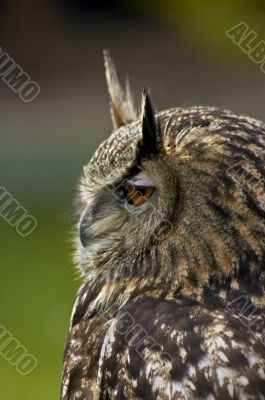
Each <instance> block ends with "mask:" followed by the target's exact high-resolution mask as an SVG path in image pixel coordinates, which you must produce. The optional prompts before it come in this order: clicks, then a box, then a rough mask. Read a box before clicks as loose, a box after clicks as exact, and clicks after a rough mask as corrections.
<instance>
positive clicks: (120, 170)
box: [61, 107, 265, 400]
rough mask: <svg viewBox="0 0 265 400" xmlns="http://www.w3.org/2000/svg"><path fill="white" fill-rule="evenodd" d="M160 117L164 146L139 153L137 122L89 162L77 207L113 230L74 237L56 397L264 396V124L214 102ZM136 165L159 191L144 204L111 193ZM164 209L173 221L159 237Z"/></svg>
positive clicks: (97, 225)
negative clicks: (94, 238)
mask: <svg viewBox="0 0 265 400" xmlns="http://www.w3.org/2000/svg"><path fill="white" fill-rule="evenodd" d="M156 118H157V120H158V122H159V125H160V128H161V132H162V141H163V151H162V152H161V154H158V155H152V156H150V157H149V158H148V157H145V158H143V159H141V160H140V158H139V157H140V156H139V154H138V155H137V156H136V154H137V146H138V143H139V141H140V140H141V137H142V130H141V129H142V124H141V121H136V122H132V123H130V124H128V125H126V126H123V127H121V128H120V129H119V130H116V131H115V132H114V133H113V134H112V135H111V136H110V138H109V139H107V140H106V141H105V142H104V143H103V144H102V145H101V146H100V147H99V149H98V150H97V152H96V153H95V155H94V157H93V158H92V160H91V161H90V163H89V164H88V166H87V167H86V168H85V174H84V177H83V178H82V180H81V185H80V196H79V204H80V215H83V214H84V212H85V211H84V210H87V209H89V210H91V209H92V210H93V213H91V212H90V214H89V218H90V220H89V221H90V223H91V224H92V226H93V227H94V229H95V231H96V229H98V230H99V229H101V230H102V229H103V228H102V225H100V220H102V221H107V222H106V223H105V225H104V227H105V228H106V232H104V236H103V237H102V235H103V234H102V232H101V231H100V232H101V234H100V235H101V236H100V241H98V242H97V243H96V245H95V243H94V244H93V245H91V246H88V247H87V248H84V247H82V246H81V245H80V243H79V242H78V240H77V256H76V260H77V264H78V268H79V269H80V272H81V274H82V276H83V280H84V283H83V286H82V287H81V289H80V291H79V294H78V297H77V300H76V305H75V308H74V312H73V317H72V322H71V327H70V332H69V338H68V343H67V346H66V351H65V363H64V372H63V381H62V397H61V398H62V400H74V399H111V400H116V399H151V400H152V399H165V400H167V399H209V400H210V399H221V398H222V399H264V398H265V395H264V393H265V348H264V343H265V340H264V339H265V318H264V306H265V294H264V290H265V271H264V269H265V268H264V255H265V165H264V160H265V126H264V124H263V123H262V122H259V121H257V120H254V119H252V118H249V117H247V116H243V115H236V114H233V113H232V112H230V111H226V110H225V111H222V110H219V109H216V108H213V107H192V108H187V109H180V108H175V109H170V110H166V111H163V112H159V113H157V114H156ZM136 160H137V162H136ZM139 160H140V162H139ZM132 171H133V172H132ZM132 173H145V174H147V175H148V176H152V177H153V179H154V181H155V183H156V186H157V187H158V188H159V194H158V199H157V202H156V207H154V209H153V211H152V213H149V214H148V215H147V213H146V214H145V213H142V214H141V216H140V217H139V216H135V215H131V214H129V213H128V212H127V210H125V211H124V210H121V211H118V208H117V206H116V203H115V202H114V200H111V199H112V197H113V192H111V191H110V190H109V188H114V187H115V185H116V183H117V182H118V180H119V179H122V178H123V177H124V179H125V178H126V177H127V176H128V174H132ZM106 188H108V189H106ZM111 196H112V197H111ZM112 213H113V214H115V221H114V219H113V220H111V222H110V220H109V219H106V218H107V217H109V216H110V214H112ZM162 219H163V220H165V219H166V220H167V221H170V224H171V225H170V226H171V229H170V232H167V234H164V233H163V232H162V233H159V235H157V234H154V233H155V232H157V231H156V230H155V229H156V228H157V226H159V223H160V222H161V220H162ZM112 224H113V225H112ZM140 226H143V227H144V229H139V227H140ZM117 227H118V229H117ZM126 327H127V328H128V327H129V329H126ZM139 332H140V333H139ZM137 335H138V336H139V335H140V336H141V335H142V338H141V337H140V338H139V340H138V338H137Z"/></svg>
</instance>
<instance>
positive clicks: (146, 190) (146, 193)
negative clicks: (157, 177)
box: [126, 185, 155, 206]
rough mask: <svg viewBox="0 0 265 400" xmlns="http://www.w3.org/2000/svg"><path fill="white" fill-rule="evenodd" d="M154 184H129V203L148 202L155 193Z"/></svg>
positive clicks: (139, 203) (137, 204) (127, 192)
mask: <svg viewBox="0 0 265 400" xmlns="http://www.w3.org/2000/svg"><path fill="white" fill-rule="evenodd" d="M154 190H155V189H154V188H153V187H152V186H146V187H144V186H132V185H130V186H128V187H127V189H126V197H127V201H128V203H129V204H133V205H135V206H141V205H142V204H144V203H146V202H147V200H148V199H150V197H151V196H152V194H153V193H154Z"/></svg>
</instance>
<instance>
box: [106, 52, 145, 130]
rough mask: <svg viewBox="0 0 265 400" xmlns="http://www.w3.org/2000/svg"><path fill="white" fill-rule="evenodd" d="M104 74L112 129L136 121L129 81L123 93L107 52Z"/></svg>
mask: <svg viewBox="0 0 265 400" xmlns="http://www.w3.org/2000/svg"><path fill="white" fill-rule="evenodd" d="M103 55H104V65H105V74H106V80H107V86H108V92H109V96H110V109H111V117H112V122H113V126H114V129H117V128H119V127H121V126H123V125H127V124H128V123H130V122H133V121H135V120H136V119H137V112H136V110H135V108H134V105H133V98H132V93H131V90H130V85H129V80H128V79H127V80H126V86H125V93H124V91H123V89H122V87H121V85H120V82H119V80H118V76H117V72H116V68H115V65H114V62H113V60H112V59H111V57H110V54H109V51H108V50H104V52H103Z"/></svg>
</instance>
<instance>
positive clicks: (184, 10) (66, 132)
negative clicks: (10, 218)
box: [0, 0, 265, 400]
mask: <svg viewBox="0 0 265 400" xmlns="http://www.w3.org/2000/svg"><path fill="white" fill-rule="evenodd" d="M264 18H265V3H264V2H262V1H257V0H256V1H252V2H249V1H242V0H241V1H239V0H238V1H235V0H234V1H233V2H231V1H221V0H219V1H215V2H212V1H200V2H199V1H195V0H180V1H173V0H163V1H162V0H161V1H160V0H154V1H140V0H136V1H133V2H130V1H127V2H125V1H118V0H117V1H111V0H106V1H103V0H102V1H96V0H95V1H92V0H79V1H73V0H68V1H66V0H65V1H63V0H57V1H56V0H46V1H44V0H43V1H41V2H37V1H33V0H25V1H22V0H20V1H18V0H17V1H16V0H8V1H2V2H0V46H1V47H2V49H3V50H4V51H7V52H8V53H9V54H10V56H11V57H13V58H14V59H15V61H16V62H17V63H18V64H19V65H20V66H21V67H22V68H23V69H24V70H25V71H26V72H27V73H28V74H29V75H30V76H31V78H32V79H33V80H35V81H37V82H38V83H39V85H40V87H41V93H40V95H39V96H38V97H37V98H36V100H35V101H33V102H32V103H23V102H22V101H21V100H20V98H19V96H18V95H16V94H15V93H13V92H12V91H11V90H10V89H9V88H8V86H7V85H5V84H4V82H2V81H0V101H1V107H0V115H1V118H0V121H1V129H0V132H1V145H0V174H1V179H0V186H5V187H6V188H7V190H8V191H10V192H11V193H12V194H13V196H14V197H15V198H16V199H17V200H18V201H19V202H20V203H21V204H22V205H23V206H24V207H25V208H26V209H27V210H28V211H29V213H31V214H33V215H34V216H35V217H36V218H37V220H38V228H37V230H36V231H35V232H34V233H32V235H30V236H29V237H25V238H23V237H20V236H19V235H18V234H17V232H16V230H15V229H13V228H12V227H10V226H9V225H8V224H7V223H6V222H5V221H4V220H3V219H0V232H1V237H2V240H1V242H2V244H1V269H0V271H1V272H0V274H1V279H0V284H1V288H0V296H1V302H0V325H4V326H6V328H7V329H8V330H9V331H11V332H12V333H13V335H14V336H15V337H16V338H17V339H18V340H19V341H20V342H21V343H22V344H23V345H24V346H25V347H26V348H27V349H28V351H29V352H30V353H32V354H33V355H34V356H35V357H36V358H37V360H38V367H37V368H36V369H35V370H34V371H33V372H32V373H31V374H30V375H28V376H20V375H19V374H18V373H17V371H16V369H15V368H14V367H12V366H10V365H9V364H8V363H7V362H6V361H5V360H4V359H3V358H2V357H0V379H1V390H0V398H1V399H6V400H9V399H12V400H13V399H19V400H24V399H25V400H31V399H32V400H33V399H38V400H44V399H45V400H47V399H58V397H59V388H60V376H61V368H62V357H63V349H64V344H65V340H66V335H67V330H68V324H69V318H70V314H71V308H72V304H73V301H74V297H75V293H76V290H77V287H78V284H79V283H78V280H77V279H76V274H75V272H74V267H73V263H72V260H71V258H72V255H71V254H72V252H73V248H72V245H71V237H72V233H71V232H72V224H73V220H72V214H73V207H72V204H73V199H74V197H75V190H76V183H77V180H78V178H79V176H80V174H81V171H82V166H83V165H84V164H85V163H86V162H87V161H88V159H89V158H90V156H91V154H92V153H93V151H94V150H95V149H96V147H97V146H98V144H99V143H100V142H101V141H102V140H103V139H104V138H106V137H107V136H108V135H109V133H110V131H111V121H110V117H109V110H108V97H107V92H106V88H105V79H104V70H103V63H102V49H103V48H109V49H110V50H111V53H112V56H113V58H114V59H115V61H116V64H117V66H118V71H119V75H120V77H121V79H122V80H123V79H124V78H125V76H126V74H127V73H128V74H129V76H130V78H131V83H132V87H133V89H134V93H135V99H136V101H137V102H138V104H139V99H140V93H141V89H142V87H143V86H147V87H149V88H151V89H152V95H153V99H154V102H155V104H156V107H157V108H158V109H162V108H167V107H172V106H188V105H194V104H208V105H215V106H219V107H223V108H229V109H232V110H234V111H237V112H242V113H247V114H250V115H251V116H253V117H257V118H259V119H265V107H264V104H265V75H264V74H263V73H262V71H261V70H260V68H259V65H257V64H254V63H253V62H252V61H251V60H250V59H249V58H248V56H247V55H246V54H245V53H243V52H242V51H241V50H240V49H239V48H238V47H237V46H235V45H234V44H233V42H232V41H231V40H229V39H228V38H227V37H226V35H225V31H226V30H227V29H229V28H231V27H232V26H234V25H236V24H237V23H239V22H240V21H244V22H246V23H247V24H248V25H249V26H250V28H251V29H253V30H255V31H256V32H257V35H258V39H259V40H265V24H264Z"/></svg>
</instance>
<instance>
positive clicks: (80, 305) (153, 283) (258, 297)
mask: <svg viewBox="0 0 265 400" xmlns="http://www.w3.org/2000/svg"><path fill="white" fill-rule="evenodd" d="M140 296H150V297H154V298H161V299H167V300H172V301H179V299H180V298H185V299H189V300H192V301H195V302H198V303H200V304H206V305H207V306H211V305H212V306H215V307H216V306H220V307H225V308H227V307H229V305H230V304H232V303H233V304H237V303H238V302H239V303H240V304H241V302H242V299H243V300H244V301H245V302H248V301H249V302H251V303H252V304H253V305H254V306H255V307H257V308H260V307H262V308H264V306H265V293H259V294H257V293H255V292H253V288H251V290H248V288H247V284H246V283H245V285H243V284H242V282H241V281H240V279H236V278H234V279H232V280H228V279H226V280H223V281H220V282H217V281H216V282H214V281H213V279H210V280H209V282H207V284H204V285H203V286H201V287H200V286H198V285H194V283H192V282H191V281H190V280H185V279H183V278H182V279H181V280H178V279H176V280H174V279H169V280H168V281H166V280H165V276H164V275H162V274H161V275H159V276H158V277H156V278H153V277H150V276H149V277H144V278H143V277H130V276H129V277H125V278H121V279H118V280H115V281H112V282H105V283H103V282H100V280H97V279H95V280H94V281H93V282H92V281H89V282H86V283H84V284H83V286H82V287H81V288H80V291H79V295H78V298H77V301H76V306H75V309H74V313H73V324H74V323H75V321H77V320H80V319H89V318H92V317H93V316H94V315H96V314H102V315H105V316H106V319H109V318H111V316H113V315H115V313H116V312H117V310H118V309H120V308H121V307H122V306H123V305H125V304H126V303H128V302H129V301H131V300H132V301H133V300H134V299H136V298H138V297H140ZM245 302H243V303H244V304H243V307H245Z"/></svg>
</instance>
